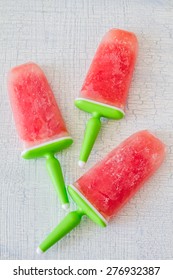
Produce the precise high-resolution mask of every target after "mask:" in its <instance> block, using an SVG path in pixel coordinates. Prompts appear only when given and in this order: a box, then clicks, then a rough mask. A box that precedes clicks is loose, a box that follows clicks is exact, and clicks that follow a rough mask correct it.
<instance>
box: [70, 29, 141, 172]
mask: <svg viewBox="0 0 173 280" xmlns="http://www.w3.org/2000/svg"><path fill="white" fill-rule="evenodd" d="M137 52H138V42H137V38H136V36H135V34H134V33H132V32H129V31H125V30H119V29H111V30H110V31H108V32H107V33H106V35H105V36H104V37H103V39H102V41H101V43H100V45H99V47H98V49H97V51H96V54H95V56H94V59H93V61H92V63H91V66H90V68H89V71H88V73H87V76H86V78H85V80H84V83H83V86H82V89H81V94H80V97H79V98H77V99H76V100H75V104H76V106H77V107H78V108H79V109H81V110H84V111H86V112H88V113H91V114H92V115H93V117H92V118H91V119H90V120H89V121H88V123H87V126H86V130H85V136H84V141H83V144H82V149H81V152H80V160H79V166H81V167H82V166H84V164H85V163H86V161H87V159H88V157H89V154H90V152H91V150H92V147H93V145H94V142H95V140H96V138H97V135H98V133H99V130H100V127H101V122H100V118H101V117H105V118H110V119H115V120H119V119H121V118H123V117H124V115H125V113H124V107H125V104H126V100H127V95H128V91H129V87H130V83H131V80H132V75H133V71H134V66H135V62H136V57H137Z"/></svg>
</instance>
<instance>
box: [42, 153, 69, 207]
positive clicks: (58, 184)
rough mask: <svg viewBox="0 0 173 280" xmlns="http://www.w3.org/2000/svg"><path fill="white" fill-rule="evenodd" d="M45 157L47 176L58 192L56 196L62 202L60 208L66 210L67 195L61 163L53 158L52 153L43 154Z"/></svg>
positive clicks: (67, 205) (67, 204) (67, 203)
mask: <svg viewBox="0 0 173 280" xmlns="http://www.w3.org/2000/svg"><path fill="white" fill-rule="evenodd" d="M45 157H46V167H47V170H48V173H49V176H50V178H51V180H52V183H53V185H54V187H55V190H56V192H57V194H58V198H59V200H60V202H61V204H62V208H63V209H65V210H66V209H68V208H69V200H68V196H67V191H66V187H65V182H64V177H63V174H62V169H61V165H60V163H59V161H58V159H57V158H55V156H54V154H51V153H49V154H47V155H45Z"/></svg>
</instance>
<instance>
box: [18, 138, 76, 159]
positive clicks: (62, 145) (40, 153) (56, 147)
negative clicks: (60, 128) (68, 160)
mask: <svg viewBox="0 0 173 280" xmlns="http://www.w3.org/2000/svg"><path fill="white" fill-rule="evenodd" d="M72 143H73V139H72V138H67V139H62V140H57V142H54V143H50V144H49V143H48V144H45V145H44V146H41V147H37V148H33V149H32V150H28V151H26V152H24V153H23V154H22V157H23V158H24V159H31V158H38V157H44V156H46V154H49V153H52V154H55V153H57V152H59V151H61V150H63V149H66V148H68V147H69V146H70V145H71V144H72Z"/></svg>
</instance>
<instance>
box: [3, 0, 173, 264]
mask: <svg viewBox="0 0 173 280" xmlns="http://www.w3.org/2000/svg"><path fill="white" fill-rule="evenodd" d="M112 27H116V28H122V29H127V30H131V31H134V32H135V33H136V34H137V37H138V40H139V57H138V61H137V66H136V70H135V74H134V78H133V82H132V86H131V89H130V92H129V99H128V103H127V108H126V118H125V119H124V120H121V121H118V122H115V121H107V122H105V123H104V124H103V127H102V131H101V133H100V135H99V137H98V140H97V142H96V144H95V147H94V149H93V152H92V154H91V157H90V160H89V162H88V165H87V166H86V169H88V168H90V167H91V166H92V165H93V164H94V163H95V162H96V161H97V160H99V159H101V158H102V157H103V156H105V155H106V154H107V152H109V151H110V150H111V149H112V148H113V147H115V146H116V145H117V144H118V143H120V142H121V141H122V140H123V139H124V138H126V137H127V136H129V135H130V134H132V133H133V132H135V131H138V130H140V129H146V128H147V129H150V130H152V131H153V132H155V133H156V134H157V135H158V136H159V137H160V138H161V139H162V140H163V141H164V142H165V143H166V145H167V158H166V161H165V163H164V165H163V166H162V167H161V169H160V170H159V171H158V172H157V174H156V175H155V176H154V177H153V178H152V179H151V180H150V181H149V182H148V183H147V184H146V185H145V186H144V187H143V188H142V189H141V191H139V193H138V194H137V195H136V196H135V197H134V198H133V199H132V200H131V201H130V202H129V203H128V204H127V205H126V207H124V209H122V211H121V212H120V213H119V214H118V215H117V216H116V217H115V218H114V219H113V220H112V221H111V222H110V224H109V226H108V227H107V228H106V229H100V228H99V227H98V226H96V225H95V224H93V223H92V222H91V221H89V220H88V219H87V218H84V219H83V221H82V223H81V225H80V226H78V228H76V229H75V230H74V231H73V232H72V233H71V234H69V235H68V236H67V237H66V238H64V240H62V241H61V242H59V244H57V245H56V246H54V247H53V248H52V249H51V250H49V252H48V253H47V254H44V255H43V256H37V255H36V253H35V250H36V248H37V245H38V244H39V242H40V241H41V240H42V239H43V238H44V237H45V235H46V234H47V233H49V232H50V230H51V229H52V228H53V227H54V226H55V225H56V224H57V223H58V222H59V221H60V219H61V218H62V217H63V216H64V212H63V210H62V209H61V207H60V205H59V203H58V200H57V197H56V195H55V192H54V189H53V186H52V184H51V182H50V179H49V177H48V174H47V173H46V169H45V160H44V159H43V160H29V161H26V160H23V159H22V158H21V157H20V153H21V148H22V147H21V143H20V141H19V139H18V136H17V134H16V130H15V126H14V122H13V117H12V113H11V109H10V105H9V100H8V96H7V87H6V76H7V72H8V71H9V69H10V68H11V67H12V66H15V65H17V64H21V63H25V62H27V61H35V62H36V63H38V64H39V65H41V67H42V68H43V70H44V71H45V73H46V75H47V77H48V80H49V81H50V84H51V86H52V88H53V91H54V93H55V96H56V99H57V101H58V103H59V105H60V108H61V111H62V113H63V116H64V119H65V121H66V123H67V126H68V129H69V131H70V133H71V135H72V136H73V138H74V140H75V142H74V145H73V146H72V147H71V148H69V149H68V150H65V151H63V152H62V153H60V154H59V155H58V157H59V159H60V161H61V163H62V167H63V171H64V175H65V180H66V182H67V184H68V183H72V182H73V181H74V180H75V179H77V178H78V177H79V176H80V175H81V174H82V173H83V172H84V171H82V170H80V169H79V168H78V166H77V160H78V155H79V149H80V146H81V141H82V135H83V131H84V127H85V123H86V120H87V119H88V117H89V115H87V114H86V113H84V112H82V111H79V110H77V109H76V108H75V107H74V103H73V101H74V99H75V97H77V96H78V92H79V90H80V87H81V84H82V81H83V79H84V77H85V73H86V71H87V69H88V67H89V65H90V62H91V59H92V57H93V55H94V52H95V49H96V47H97V45H98V43H99V41H100V39H101V37H102V36H103V34H104V33H105V32H106V31H107V30H109V29H110V28H112ZM0 153H1V159H0V258H1V259H38V258H39V259H40V258H41V259H171V258H173V2H172V1H171V0H170V1H164V0H163V1H161V0H160V1H154V0H153V1H138V0H131V1H130V0H129V1H128V0H124V1H123V0H122V1H115V0H110V1H106V0H81V1H77V0H76V1H73V0H65V1H62V0H52V1H51V0H37V1H35V0H29V1H28V0H23V1H20V0H15V1H12V0H11V1H10V0H0ZM74 207H75V206H74V205H73V204H72V208H74Z"/></svg>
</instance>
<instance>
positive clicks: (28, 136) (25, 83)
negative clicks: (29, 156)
mask: <svg viewBox="0 0 173 280" xmlns="http://www.w3.org/2000/svg"><path fill="white" fill-rule="evenodd" d="M8 89H9V94H10V99H11V106H12V109H13V113H14V119H15V122H16V127H17V130H18V133H19V136H20V138H21V140H22V141H23V142H24V144H25V147H31V146H34V145H38V144H42V143H44V142H46V141H50V140H53V139H57V138H59V137H63V136H67V135H68V133H67V129H66V127H65V123H64V121H63V118H62V116H61V113H60V110H59V108H58V105H57V103H56V100H55V98H54V95H53V92H52V90H51V88H50V85H49V83H48V81H47V79H46V77H45V75H44V73H43V71H42V70H41V69H40V68H39V67H38V66H37V65H36V64H34V63H27V64H23V65H21V66H18V67H15V68H13V69H12V70H11V72H10V73H9V77H8Z"/></svg>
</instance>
